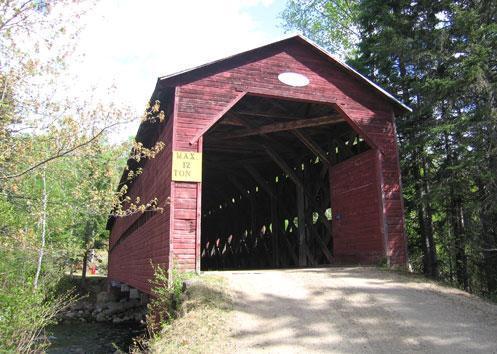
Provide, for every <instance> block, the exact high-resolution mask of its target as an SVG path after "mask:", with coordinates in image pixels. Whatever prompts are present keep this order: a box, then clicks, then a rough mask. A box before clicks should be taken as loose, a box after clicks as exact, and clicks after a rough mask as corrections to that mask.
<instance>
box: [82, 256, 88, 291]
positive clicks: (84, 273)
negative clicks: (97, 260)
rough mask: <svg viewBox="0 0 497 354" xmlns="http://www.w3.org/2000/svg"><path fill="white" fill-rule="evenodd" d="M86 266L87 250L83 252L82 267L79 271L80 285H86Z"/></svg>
mask: <svg viewBox="0 0 497 354" xmlns="http://www.w3.org/2000/svg"><path fill="white" fill-rule="evenodd" d="M87 267H88V250H85V253H84V254H83V269H82V271H81V285H83V286H85V285H86V268H87Z"/></svg>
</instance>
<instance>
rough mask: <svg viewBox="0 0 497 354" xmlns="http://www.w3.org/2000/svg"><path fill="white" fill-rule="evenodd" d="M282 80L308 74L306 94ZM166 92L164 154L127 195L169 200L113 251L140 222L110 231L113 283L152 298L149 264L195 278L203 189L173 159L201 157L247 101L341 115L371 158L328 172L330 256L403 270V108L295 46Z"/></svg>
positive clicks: (204, 72) (261, 53)
mask: <svg viewBox="0 0 497 354" xmlns="http://www.w3.org/2000/svg"><path fill="white" fill-rule="evenodd" d="M286 71H292V72H298V73H301V74H304V75H305V76H307V77H308V78H309V80H310V84H309V85H308V86H305V87H290V86H287V85H285V84H283V83H281V82H280V81H278V79H277V77H278V74H280V73H282V72H286ZM162 87H175V95H174V109H173V110H172V115H171V116H170V117H169V120H168V122H167V123H166V126H165V127H164V129H163V131H162V133H161V135H160V139H162V141H164V142H165V143H166V149H165V150H164V151H163V152H162V153H161V154H160V155H159V156H158V157H157V158H156V159H154V160H150V161H149V162H147V165H146V166H145V168H144V172H143V174H142V175H141V176H140V177H139V178H138V180H137V181H136V183H135V184H134V185H133V187H132V189H131V195H133V196H134V195H139V196H141V197H142V200H145V199H147V198H152V197H154V196H158V197H159V199H161V200H165V198H167V197H169V196H170V197H171V204H170V205H168V206H167V207H166V208H165V210H164V213H163V214H157V215H155V216H153V217H152V218H151V219H150V220H148V221H147V222H146V223H145V224H144V225H143V226H141V227H140V228H138V229H137V230H136V231H135V232H133V233H132V234H131V235H129V236H128V237H127V238H126V239H125V240H124V241H123V242H121V243H120V244H118V245H117V246H115V247H114V248H113V249H112V247H113V245H114V244H116V242H117V240H118V239H119V238H120V237H121V235H122V234H123V233H124V232H125V230H126V229H127V228H129V227H130V225H132V224H133V222H135V221H136V219H137V218H138V217H139V216H133V217H129V218H126V219H121V220H117V221H116V222H115V224H114V226H113V228H112V232H111V239H110V247H111V249H112V252H110V255H109V277H110V278H111V279H114V280H119V281H122V282H125V283H128V284H130V285H131V286H134V287H136V288H139V289H141V290H143V291H147V292H148V291H149V289H150V288H149V285H148V283H147V279H149V278H150V276H151V274H152V269H151V267H150V261H152V262H155V263H162V264H164V265H166V266H168V267H171V266H172V265H173V264H176V265H177V266H178V267H180V268H182V269H190V270H198V269H199V258H200V257H199V252H200V220H201V203H200V200H201V193H202V190H201V183H186V182H174V181H172V180H171V152H172V150H182V151H197V152H201V151H202V138H201V135H202V134H203V133H205V131H206V130H207V129H208V127H209V126H210V125H211V124H212V122H213V121H215V120H216V119H217V118H219V117H220V116H221V115H222V114H224V112H226V110H227V107H228V105H230V104H232V103H233V102H234V101H235V100H236V99H237V98H239V97H241V95H242V94H243V93H255V94H258V95H264V96H271V97H280V98H286V99H293V100H298V101H312V102H314V101H317V102H326V103H330V104H334V105H337V106H338V107H339V110H340V111H341V112H342V114H343V115H344V116H345V117H346V119H347V120H348V122H349V123H350V125H351V126H352V127H353V128H354V129H356V130H357V131H358V132H359V133H360V134H361V135H362V136H363V137H364V139H365V140H366V141H368V142H369V143H370V145H371V146H373V148H374V149H373V150H372V151H370V152H367V153H363V154H361V155H359V156H356V157H354V158H353V159H351V160H347V161H345V162H343V163H341V164H339V165H337V166H335V167H334V168H333V169H332V171H331V182H332V196H333V198H332V208H333V212H334V216H336V215H338V214H341V215H342V216H341V219H340V220H339V221H338V226H337V227H336V228H335V227H334V230H335V231H334V237H335V241H334V247H336V248H335V256H336V257H337V258H342V259H343V260H344V261H346V260H351V259H354V260H359V261H361V262H376V261H378V260H380V259H382V258H387V259H388V261H389V262H390V264H392V265H400V266H402V265H405V263H406V260H407V254H406V239H405V232H404V222H403V205H402V199H401V190H400V172H399V162H398V152H397V142H396V136H395V123H394V120H393V118H392V117H393V114H394V111H399V107H398V106H396V105H395V104H393V103H392V102H391V101H390V100H388V99H387V98H386V97H385V96H384V95H382V94H381V93H379V92H378V91H376V90H374V89H373V88H372V87H371V86H369V85H367V84H365V83H364V82H362V81H361V80H360V79H357V77H353V76H352V75H351V74H350V72H348V71H347V70H344V69H343V67H340V66H339V65H337V64H336V63H334V62H332V61H330V60H329V59H327V58H325V56H324V55H323V54H322V53H320V52H319V51H318V50H316V49H315V48H314V47H312V46H310V45H309V44H306V43H305V42H304V41H302V40H301V38H291V39H289V40H286V41H283V42H278V43H276V44H274V45H269V46H266V47H263V48H261V49H257V50H254V51H251V52H247V53H245V54H243V55H241V56H236V57H233V58H231V59H228V60H225V61H221V62H218V63H214V64H212V65H208V66H205V67H203V68H199V69H196V70H192V71H191V72H187V73H185V74H180V75H177V76H174V77H171V78H166V79H164V80H162V81H161V80H160V81H159V82H158V84H157V89H161V88H162ZM171 104H172V102H171ZM199 137H200V138H199ZM197 138H199V139H197ZM334 222H336V220H334Z"/></svg>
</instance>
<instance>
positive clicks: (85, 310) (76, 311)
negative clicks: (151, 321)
mask: <svg viewBox="0 0 497 354" xmlns="http://www.w3.org/2000/svg"><path fill="white" fill-rule="evenodd" d="M146 311H147V305H146V302H145V301H144V300H143V299H128V298H123V299H121V300H117V299H116V298H115V297H113V296H112V294H111V293H107V292H104V291H103V292H101V293H98V294H97V298H96V301H94V302H92V301H89V300H86V299H83V300H80V301H78V302H76V303H75V304H73V305H72V306H70V307H69V308H68V309H67V310H66V311H64V312H62V313H61V315H60V317H59V322H112V323H123V322H128V321H133V322H141V323H144V321H145V315H146Z"/></svg>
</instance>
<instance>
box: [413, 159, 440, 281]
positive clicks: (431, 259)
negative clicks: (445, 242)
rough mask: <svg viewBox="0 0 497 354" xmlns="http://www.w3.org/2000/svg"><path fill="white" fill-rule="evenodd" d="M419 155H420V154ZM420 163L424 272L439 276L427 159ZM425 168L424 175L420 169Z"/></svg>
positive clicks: (420, 209)
mask: <svg viewBox="0 0 497 354" xmlns="http://www.w3.org/2000/svg"><path fill="white" fill-rule="evenodd" d="M418 156H419V155H418ZM419 160H420V162H421V163H420V164H419V165H417V166H416V178H417V180H418V183H417V185H416V195H417V197H418V208H417V209H418V222H419V228H420V233H421V242H422V245H421V246H422V249H423V273H424V274H425V275H427V276H429V277H432V278H437V277H438V262H437V252H436V248H435V240H434V238H433V216H432V209H431V204H430V202H429V200H428V196H429V193H430V187H429V185H428V180H427V173H428V172H427V170H428V169H427V165H426V160H425V159H424V158H423V157H421V158H420V159H419ZM421 169H422V170H423V171H424V173H423V175H422V174H421V173H420V170H421Z"/></svg>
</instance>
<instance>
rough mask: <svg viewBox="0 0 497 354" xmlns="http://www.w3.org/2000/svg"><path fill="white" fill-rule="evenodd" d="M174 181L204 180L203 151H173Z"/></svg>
mask: <svg viewBox="0 0 497 354" xmlns="http://www.w3.org/2000/svg"><path fill="white" fill-rule="evenodd" d="M172 177H173V178H172V179H173V181H181V182H202V153H201V152H190V151H173V176H172Z"/></svg>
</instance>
